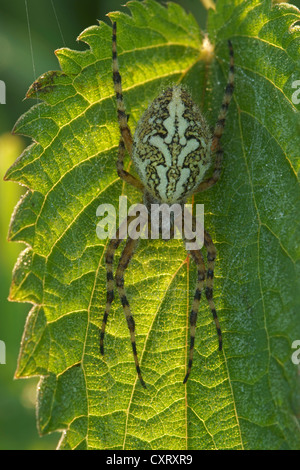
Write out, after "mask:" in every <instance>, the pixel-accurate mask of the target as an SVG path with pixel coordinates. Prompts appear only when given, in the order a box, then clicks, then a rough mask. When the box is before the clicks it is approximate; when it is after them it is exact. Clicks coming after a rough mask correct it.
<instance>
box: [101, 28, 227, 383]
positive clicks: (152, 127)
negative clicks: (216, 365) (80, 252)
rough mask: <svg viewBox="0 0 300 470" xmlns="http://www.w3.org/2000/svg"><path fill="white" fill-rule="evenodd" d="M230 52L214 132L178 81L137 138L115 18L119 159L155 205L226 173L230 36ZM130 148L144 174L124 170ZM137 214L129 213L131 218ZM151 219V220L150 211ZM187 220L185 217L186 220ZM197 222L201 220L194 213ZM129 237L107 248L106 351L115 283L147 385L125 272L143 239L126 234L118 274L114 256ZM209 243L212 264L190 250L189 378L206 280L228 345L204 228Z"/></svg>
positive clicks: (122, 173) (213, 253) (173, 201)
mask: <svg viewBox="0 0 300 470" xmlns="http://www.w3.org/2000/svg"><path fill="white" fill-rule="evenodd" d="M228 45H229V53H230V68H229V76H228V83H227V86H226V89H225V93H224V97H223V102H222V105H221V110H220V112H219V116H218V120H217V123H216V125H215V129H214V132H213V133H212V134H211V132H210V130H209V127H208V125H207V123H206V121H205V119H204V117H203V115H202V113H201V111H200V110H199V108H198V106H197V105H196V104H195V103H194V102H193V100H192V99H191V97H190V96H189V94H188V93H187V91H186V90H185V89H184V88H182V87H181V86H173V87H170V88H167V89H166V90H164V91H163V92H162V93H161V94H160V95H159V96H158V97H157V98H156V99H155V100H154V101H153V102H152V103H151V104H150V106H149V108H148V109H147V110H146V111H145V113H144V114H143V116H142V117H141V119H140V120H139V122H138V124H137V128H136V131H135V134H134V138H132V135H131V131H130V128H129V126H128V122H127V121H128V116H127V114H126V111H125V106H124V101H123V95H122V85H121V76H120V73H119V67H118V61H117V49H116V23H113V36H112V51H113V52H112V55H113V82H114V88H115V93H116V98H117V110H118V121H119V126H120V132H121V137H120V142H119V153H118V160H117V171H118V175H119V176H120V177H121V178H122V179H123V180H124V181H126V182H127V183H129V184H131V185H132V186H134V187H136V188H138V189H139V190H140V191H141V192H142V193H143V202H144V204H145V206H146V207H147V208H148V210H150V213H151V204H163V203H164V204H168V205H170V206H171V205H172V204H176V203H177V204H180V205H181V206H182V205H183V203H184V202H185V200H186V199H187V198H188V197H189V196H190V195H192V194H195V193H197V192H200V191H204V190H206V189H208V188H210V187H211V186H213V185H214V184H215V183H216V182H217V181H218V179H219V177H220V172H221V162H222V157H223V151H222V148H221V146H220V138H221V136H222V134H223V130H224V126H225V118H226V114H227V109H228V106H229V102H230V99H231V96H232V93H233V78H234V65H233V48H232V44H231V42H230V41H228ZM125 149H127V151H128V153H129V155H130V156H131V158H132V160H133V162H134V165H135V168H136V170H137V173H138V175H139V177H140V180H139V179H137V178H135V177H134V176H132V175H131V174H130V173H128V172H127V171H125V170H124V167H123V161H124V155H125ZM212 161H214V170H213V173H212V176H211V177H209V178H207V179H204V178H205V174H206V171H207V170H208V169H209V168H210V166H211V163H212ZM131 219H132V216H130V215H129V216H128V221H127V222H129V221H131ZM147 223H148V225H149V226H151V217H150V216H149V218H148V221H147ZM183 223H184V221H183ZM193 223H196V221H195V220H194V219H193ZM173 235H174V225H172V227H171V232H170V237H172V236H173ZM122 241H123V239H122V238H121V237H120V236H119V231H117V233H116V238H114V239H112V240H110V242H109V244H108V247H107V250H106V254H105V261H106V271H107V302H106V309H105V313H104V316H103V322H102V328H101V331H100V351H101V354H103V353H104V346H103V339H104V332H105V326H106V323H107V318H108V314H109V311H110V308H111V304H112V301H113V298H114V283H116V287H117V289H118V292H119V295H120V299H121V303H122V305H123V309H124V313H125V317H126V320H127V324H128V328H129V331H130V337H131V344H132V350H133V356H134V360H135V365H136V370H137V373H138V376H139V379H140V381H141V384H142V385H143V387H146V385H145V382H144V380H143V378H142V374H141V369H140V366H139V362H138V356H137V349H136V342H135V323H134V320H133V317H132V314H131V310H130V306H129V302H128V300H127V297H126V293H125V289H124V272H125V269H126V268H127V266H128V264H129V262H130V260H131V257H132V255H133V253H134V250H135V248H136V246H137V243H138V239H135V238H131V237H130V234H129V236H128V238H127V240H126V244H125V247H124V249H123V252H122V254H121V257H120V260H119V263H118V267H117V269H116V273H115V277H114V276H113V258H114V253H115V251H116V249H117V248H118V247H119V245H120V244H121V242H122ZM204 245H205V248H206V251H207V269H206V267H205V264H204V258H203V255H202V252H201V250H200V249H195V250H191V251H190V255H191V257H192V258H193V260H194V261H195V264H196V266H197V272H198V275H197V284H196V291H195V295H194V300H193V303H192V309H191V313H190V352H189V361H188V367H187V372H186V376H185V378H184V383H185V382H186V381H187V379H188V377H189V375H190V372H191V368H192V361H193V352H194V341H195V332H196V321H197V315H198V310H199V302H200V298H201V293H202V291H203V289H204V283H205V281H206V287H205V295H206V298H207V301H208V304H209V306H210V309H211V311H212V315H213V319H214V321H215V324H216V329H217V334H218V338H219V350H221V349H222V334H221V330H220V325H219V321H218V317H217V313H216V309H215V305H214V301H213V276H214V264H215V258H216V249H215V246H214V244H213V242H212V239H211V237H210V235H209V233H208V232H207V231H206V230H204Z"/></svg>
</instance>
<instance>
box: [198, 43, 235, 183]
mask: <svg viewBox="0 0 300 470" xmlns="http://www.w3.org/2000/svg"><path fill="white" fill-rule="evenodd" d="M228 48H229V74H228V80H227V85H226V88H225V92H224V96H223V101H222V105H221V109H220V111H219V115H218V120H217V123H216V125H215V128H214V132H213V138H212V144H211V151H212V153H213V154H215V166H214V171H213V174H212V176H211V177H210V178H208V179H206V180H205V181H202V182H201V183H200V185H199V186H198V188H197V189H196V192H201V191H205V190H206V189H208V188H210V187H211V186H213V185H214V184H215V183H216V182H217V181H218V180H219V178H220V175H221V169H222V160H223V149H222V147H221V144H220V139H221V137H222V135H223V132H224V128H225V121H226V116H227V111H228V107H229V103H230V101H231V98H232V95H233V90H234V57H233V47H232V44H231V41H228Z"/></svg>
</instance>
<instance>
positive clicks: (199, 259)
mask: <svg viewBox="0 0 300 470" xmlns="http://www.w3.org/2000/svg"><path fill="white" fill-rule="evenodd" d="M190 253H191V256H192V258H193V260H194V261H195V264H196V266H197V273H198V278H197V286H196V292H195V295H194V300H193V305H192V311H191V313H190V353H189V362H188V367H187V373H186V376H185V378H184V381H183V383H184V384H185V383H186V382H187V379H188V378H189V375H190V373H191V369H192V364H193V355H194V344H195V335H196V322H197V316H198V311H199V304H200V299H201V293H202V291H203V286H204V281H205V264H204V261H203V256H202V253H201V251H200V250H191V252H190Z"/></svg>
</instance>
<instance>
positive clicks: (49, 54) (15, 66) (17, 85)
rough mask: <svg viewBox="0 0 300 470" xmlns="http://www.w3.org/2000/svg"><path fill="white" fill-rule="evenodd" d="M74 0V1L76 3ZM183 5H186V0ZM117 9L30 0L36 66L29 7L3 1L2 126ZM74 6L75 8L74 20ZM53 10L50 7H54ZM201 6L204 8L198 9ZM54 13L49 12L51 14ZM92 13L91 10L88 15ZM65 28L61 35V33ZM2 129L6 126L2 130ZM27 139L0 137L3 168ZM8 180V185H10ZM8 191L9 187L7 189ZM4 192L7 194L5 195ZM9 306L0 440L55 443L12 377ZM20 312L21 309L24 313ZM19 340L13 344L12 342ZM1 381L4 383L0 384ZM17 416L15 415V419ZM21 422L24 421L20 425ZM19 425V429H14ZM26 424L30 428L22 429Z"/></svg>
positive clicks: (16, 308)
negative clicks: (61, 53) (35, 85)
mask: <svg viewBox="0 0 300 470" xmlns="http://www.w3.org/2000/svg"><path fill="white" fill-rule="evenodd" d="M74 4H75V7H74ZM45 6H47V8H48V9H49V10H48V12H49V16H48V17H49V18H51V17H52V20H53V21H50V20H49V21H48V22H46V24H45V22H42V21H41V17H42V16H43V15H44V14H45ZM185 6H186V7H188V5H187V2H185ZM191 7H192V9H193V10H194V11H195V12H196V13H197V17H198V20H199V22H200V23H201V26H203V25H204V24H205V12H204V10H203V8H202V7H201V8H200V10H199V3H198V2H196V1H194V2H191ZM108 8H109V10H113V9H119V8H120V3H119V2H115V5H113V2H111V1H110V2H109V5H105V2H101V4H100V3H99V4H97V2H94V1H91V2H90V4H89V5H88V7H87V2H85V3H84V5H82V4H81V2H67V1H64V2H60V3H58V2H57V4H56V3H55V12H56V16H57V18H58V19H59V25H60V27H59V25H58V23H57V21H56V16H55V13H54V10H53V8H52V4H51V2H46V1H44V2H34V1H28V13H29V19H30V31H31V38H32V47H33V53H34V70H33V64H32V57H31V52H30V42H29V38H28V23H27V16H26V9H25V5H24V9H23V11H22V10H21V9H20V3H19V2H10V3H6V4H5V5H3V6H2V5H1V10H2V11H1V13H2V15H1V24H0V40H2V41H4V43H5V44H6V47H5V51H6V53H5V56H4V59H3V60H2V64H1V67H2V68H1V69H0V74H1V75H0V78H1V79H4V81H5V82H6V84H7V88H8V94H7V105H6V106H5V107H4V106H1V108H0V111H1V114H0V123H1V131H2V130H3V133H5V131H9V130H10V129H11V127H12V125H13V124H14V123H15V121H16V118H17V117H18V116H19V115H20V114H22V113H23V112H24V111H25V110H26V109H28V106H29V105H28V102H22V101H21V100H22V98H23V96H24V95H25V92H26V91H27V89H28V86H29V85H30V84H31V82H32V81H33V79H35V78H36V77H37V76H39V75H40V74H41V73H43V72H45V71H47V70H55V69H57V68H58V67H57V60H56V58H55V57H54V55H53V50H54V49H56V48H58V47H61V46H63V45H66V46H68V47H71V48H74V49H80V47H81V46H80V45H78V44H77V43H75V42H74V38H75V37H77V36H78V34H79V33H80V32H81V31H82V30H83V29H84V28H85V27H87V26H89V25H91V24H94V23H95V18H101V19H103V18H104V14H105V12H107V11H108ZM70 11H72V12H73V13H72V14H73V18H72V21H70ZM51 12H52V13H51ZM199 12H200V13H199ZM50 13H51V14H50ZM87 15H88V16H87ZM61 32H62V34H63V37H62V35H61ZM26 41H27V48H26V54H25V53H24V44H26ZM1 133H2V132H1ZM27 143H28V142H26V139H21V138H19V137H13V138H10V137H9V136H7V135H3V136H2V137H1V144H2V145H1V156H2V158H1V172H3V173H2V174H4V170H5V169H7V167H8V166H9V164H10V163H12V162H13V161H14V160H15V158H16V156H18V155H19V153H20V148H22V147H24V146H25V144H27ZM0 184H1V193H0V194H1V202H2V201H4V200H5V204H2V206H3V207H4V208H5V210H3V211H2V214H1V240H3V242H2V241H1V246H4V243H5V242H4V238H5V232H6V227H7V224H8V219H9V214H10V212H11V208H12V206H13V205H14V202H16V200H17V199H18V194H17V193H18V189H17V188H16V187H15V186H16V185H13V184H12V183H6V185H5V188H4V189H2V188H3V184H2V183H0ZM8 186H9V188H10V189H8ZM9 191H10V192H9ZM4 194H5V196H4ZM17 250H18V249H17V248H16V247H15V246H12V244H10V245H9V247H7V245H6V246H5V249H4V250H2V251H3V256H2V259H1V261H2V266H1V267H2V269H1V281H2V280H3V282H1V297H2V298H3V299H4V298H5V297H6V296H7V292H8V288H9V287H8V286H9V284H10V277H11V275H10V272H11V268H12V266H13V264H14V261H15V254H16V251H17ZM5 305H6V307H5V310H6V311H4V309H2V315H1V337H0V339H3V340H4V341H5V342H6V345H7V366H0V367H1V369H0V372H1V376H0V378H1V396H0V399H1V405H0V406H1V412H2V413H1V423H0V426H1V428H0V446H1V448H30V447H31V448H37V447H39V446H41V447H43V448H44V447H46V446H47V445H49V446H51V447H55V442H56V441H57V437H53V436H50V437H47V438H43V439H42V441H41V440H40V439H36V429H35V420H34V412H33V408H32V404H33V401H34V400H33V398H32V397H33V394H34V391H33V390H34V388H35V384H34V383H33V381H32V380H31V381H30V383H28V384H26V383H25V384H24V383H21V382H20V381H19V382H12V381H11V378H12V376H13V373H14V370H15V364H16V358H17V353H18V348H19V341H20V337H21V331H22V329H23V323H24V317H25V315H26V313H27V311H28V305H25V306H24V305H16V304H8V303H6V302H5ZM21 312H24V313H23V317H22V315H20V313H21ZM13 344H15V348H14V347H13V346H12V345H13ZM2 384H3V386H2ZM14 416H15V420H14ZM29 421H30V422H31V429H32V431H31V433H30V432H28V430H29V429H30V424H29ZM22 423H23V426H22ZM16 429H18V430H19V432H16ZM24 429H26V432H24Z"/></svg>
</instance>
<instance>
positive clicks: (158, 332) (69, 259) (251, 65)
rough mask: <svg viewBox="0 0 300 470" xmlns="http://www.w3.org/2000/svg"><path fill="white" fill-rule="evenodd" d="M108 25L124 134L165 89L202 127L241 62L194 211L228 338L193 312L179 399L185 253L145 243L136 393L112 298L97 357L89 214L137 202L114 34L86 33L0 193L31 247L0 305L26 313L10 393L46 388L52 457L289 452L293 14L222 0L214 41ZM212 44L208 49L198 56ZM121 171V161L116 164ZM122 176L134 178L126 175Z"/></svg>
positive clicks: (97, 308)
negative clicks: (175, 87)
mask: <svg viewBox="0 0 300 470" xmlns="http://www.w3.org/2000/svg"><path fill="white" fill-rule="evenodd" d="M128 7H129V8H130V12H131V16H129V15H125V14H123V13H118V12H115V13H111V14H110V18H111V19H113V20H116V21H117V25H118V52H119V65H120V71H121V74H122V79H123V87H124V99H125V103H126V111H127V113H128V114H129V115H130V118H129V123H130V126H131V128H132V129H133V130H134V128H135V126H136V123H137V121H138V119H139V118H140V116H141V114H142V113H143V111H144V110H145V109H146V107H147V105H148V104H149V103H150V102H151V101H152V100H153V99H154V98H155V96H156V95H157V93H158V91H159V90H162V89H163V88H164V87H165V86H167V85H170V84H175V83H182V84H183V85H184V86H186V88H187V89H188V90H189V91H190V92H191V94H192V96H193V98H194V100H195V101H196V102H197V103H198V104H199V105H200V106H201V107H202V109H203V112H204V114H205V115H206V116H207V119H208V121H209V124H210V125H211V126H214V123H215V122H216V119H217V115H218V112H219V108H220V104H221V102H222V96H223V93H224V87H225V85H226V80H227V73H228V62H229V60H228V48H227V40H228V39H229V38H230V39H231V40H232V44H233V47H234V53H235V64H236V67H235V70H236V74H235V84H236V87H235V91H234V99H233V100H232V103H231V105H230V110H229V115H228V118H227V122H226V129H225V134H224V136H223V138H222V144H223V147H224V150H225V156H224V165H223V174H222V177H221V179H220V181H219V182H218V184H217V185H215V186H214V187H213V188H211V189H210V190H208V191H206V192H204V193H201V195H200V196H199V195H197V196H196V198H195V202H198V203H204V204H205V224H206V228H207V229H208V230H209V232H210V233H211V235H212V238H213V240H214V242H215V244H216V247H217V250H218V257H217V261H216V271H215V282H214V297H215V300H216V306H217V310H218V315H219V319H220V323H221V327H222V331H223V336H224V349H223V351H222V352H219V351H218V344H217V336H216V332H215V326H214V322H213V319H212V317H211V312H210V311H209V308H208V305H207V303H206V301H205V300H204V299H202V302H201V306H200V312H199V317H198V323H197V334H196V343H195V358H194V364H193V369H192V374H191V377H190V379H189V380H188V382H187V385H183V384H182V381H183V378H184V374H185V367H186V362H187V352H188V341H189V320H188V316H189V312H190V308H191V302H192V299H193V295H194V289H195V283H196V277H197V274H196V269H195V266H194V264H193V262H191V260H190V259H189V258H188V257H187V254H186V252H185V250H184V246H183V244H182V242H181V241H179V240H172V241H169V242H165V241H164V242H163V241H161V240H150V241H148V240H141V241H140V244H139V247H138V249H137V251H136V253H135V255H134V257H133V259H132V261H131V263H130V266H129V268H128V270H127V273H126V278H125V285H126V286H127V293H128V298H129V300H130V304H131V307H132V311H133V314H134V318H135V322H136V333H137V348H138V354H139V358H140V362H141V368H142V371H143V376H144V379H145V381H146V383H147V389H146V390H144V389H143V388H142V387H141V384H140V383H139V381H138V379H137V377H136V372H135V367H134V362H133V357H132V351H131V345H130V339H129V334H128V328H127V325H126V321H125V318H124V313H123V310H122V307H121V305H120V302H119V299H118V298H117V296H116V299H115V302H114V305H113V309H112V312H111V314H110V316H109V320H108V324H107V330H106V337H105V356H104V357H102V356H101V355H100V351H99V340H98V338H99V327H100V326H101V322H102V317H103V313H104V307H105V302H106V292H105V289H106V285H105V279H106V275H105V267H104V263H103V261H104V252H105V248H106V245H107V240H99V239H98V238H97V235H96V226H97V223H98V221H99V220H98V218H97V217H96V209H97V207H98V206H99V205H100V204H102V203H107V202H110V203H113V204H114V205H115V207H116V208H117V207H118V201H119V196H120V195H127V197H128V203H129V204H132V203H134V202H139V201H140V199H141V196H140V194H138V193H137V192H136V191H135V190H133V189H132V188H131V187H128V186H127V185H125V184H123V182H122V181H120V179H119V178H118V177H117V173H116V169H115V162H116V159H117V146H118V140H119V130H118V123H117V119H116V105H115V98H114V91H113V84H112V76H111V27H109V26H108V25H107V24H105V23H102V22H100V25H99V26H92V27H90V28H88V29H86V30H85V31H84V32H83V33H82V34H81V35H80V36H79V39H80V40H82V41H85V42H86V43H87V45H88V47H87V49H86V50H85V51H83V52H82V51H81V52H78V51H72V50H69V49H60V50H58V51H56V55H57V57H58V59H59V63H60V66H61V71H57V72H48V73H46V74H44V75H43V76H42V77H40V78H39V79H38V80H37V81H36V82H35V83H34V84H33V85H32V87H31V88H30V90H29V92H28V97H36V98H38V99H39V100H41V101H40V102H39V104H37V105H36V106H33V107H32V108H31V109H30V110H29V111H28V112H27V113H26V114H25V115H24V116H22V117H21V118H20V119H19V121H18V122H17V124H16V128H15V131H16V132H18V133H22V134H26V135H29V136H31V137H32V139H33V141H34V143H33V144H32V145H31V146H30V147H28V148H27V149H26V150H25V152H24V153H23V154H22V155H21V157H20V158H19V159H18V160H17V161H16V162H15V164H14V165H13V166H12V167H11V168H10V169H9V170H8V172H7V175H6V178H7V179H11V180H14V181H16V182H19V183H21V184H23V185H25V186H27V187H28V188H29V189H28V192H27V193H26V194H25V196H24V197H23V198H22V199H21V201H20V202H19V204H18V206H17V207H16V210H15V212H14V215H13V218H12V222H11V227H10V239H11V240H14V241H22V242H25V243H26V244H27V248H26V249H25V251H24V252H23V253H22V254H21V256H20V258H19V260H18V262H17V264H16V266H15V269H14V273H13V283H12V288H11V293H10V296H11V299H12V300H16V301H23V302H25V301H26V302H31V303H32V304H33V308H32V310H31V312H30V313H29V316H28V319H27V322H26V327H25V331H24V335H23V339H22V346H21V351H20V357H19V363H18V368H17V372H16V376H17V377H29V376H34V375H40V376H41V382H40V386H39V394H38V404H37V407H38V426H39V429H40V432H41V433H47V432H52V431H55V430H62V429H65V431H64V433H63V436H62V439H61V441H60V444H59V447H60V448H62V449H122V448H125V449H243V448H244V449H299V448H300V432H299V422H298V420H297V416H299V392H298V391H299V381H298V379H297V366H296V365H295V364H293V362H292V361H291V355H292V352H293V349H292V342H293V341H294V340H296V339H300V321H299V315H298V316H297V313H298V311H299V304H300V298H299V292H300V289H299V287H300V286H299V257H300V256H299V255H300V243H299V217H298V214H299V210H300V191H299V183H298V179H297V171H298V168H299V144H300V132H299V129H300V121H299V112H298V111H299V104H295V103H293V93H294V92H295V89H294V88H293V82H294V81H295V80H298V79H299V76H300V71H299V69H300V62H299V50H300V33H299V26H296V25H294V24H295V22H296V21H299V20H300V13H299V11H298V10H297V9H296V8H295V7H293V6H291V5H287V4H281V5H276V6H274V7H271V2H268V1H263V2H260V1H257V0H251V1H250V0H247V1H242V0H236V1H235V2H226V1H224V0H219V1H218V4H217V9H216V10H215V11H212V10H211V11H210V12H209V17H208V27H207V31H208V39H207V38H206V39H205V40H204V41H203V42H202V38H203V35H202V33H201V32H200V30H199V28H198V26H197V24H196V23H195V20H194V19H193V17H192V16H191V15H188V14H186V13H185V12H184V11H183V10H182V9H181V7H179V6H178V5H176V4H173V3H170V4H168V6H167V7H166V8H165V7H162V6H160V5H159V4H158V3H156V2H155V1H153V0H148V1H146V2H143V3H141V2H137V1H132V2H130V3H129V4H128ZM209 44H210V45H212V46H213V47H212V49H209V47H208V45H209ZM127 164H129V159H128V160H127ZM131 169H132V168H131Z"/></svg>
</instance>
